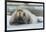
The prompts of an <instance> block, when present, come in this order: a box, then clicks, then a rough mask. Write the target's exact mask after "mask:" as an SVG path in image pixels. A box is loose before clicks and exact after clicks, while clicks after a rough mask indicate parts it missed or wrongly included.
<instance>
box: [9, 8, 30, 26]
mask: <svg viewBox="0 0 46 32" xmlns="http://www.w3.org/2000/svg"><path fill="white" fill-rule="evenodd" d="M29 23H30V17H27V15H26V13H25V12H23V10H21V9H19V10H17V11H16V13H14V14H13V15H12V17H11V20H10V24H15V25H16V24H29Z"/></svg>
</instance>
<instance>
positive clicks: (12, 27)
mask: <svg viewBox="0 0 46 32" xmlns="http://www.w3.org/2000/svg"><path fill="white" fill-rule="evenodd" d="M10 18H11V16H7V30H20V29H36V28H43V22H41V23H37V24H23V25H10V24H9V20H10ZM39 18H40V17H39ZM40 19H41V18H40ZM41 20H42V19H41Z"/></svg>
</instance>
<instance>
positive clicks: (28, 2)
mask: <svg viewBox="0 0 46 32" xmlns="http://www.w3.org/2000/svg"><path fill="white" fill-rule="evenodd" d="M7 2H18V3H38V4H43V28H37V29H21V30H7ZM44 9H45V8H44V2H29V1H7V0H5V32H7V31H27V30H44V27H45V26H44V25H45V23H44V20H45V19H44V13H45V12H44Z"/></svg>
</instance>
